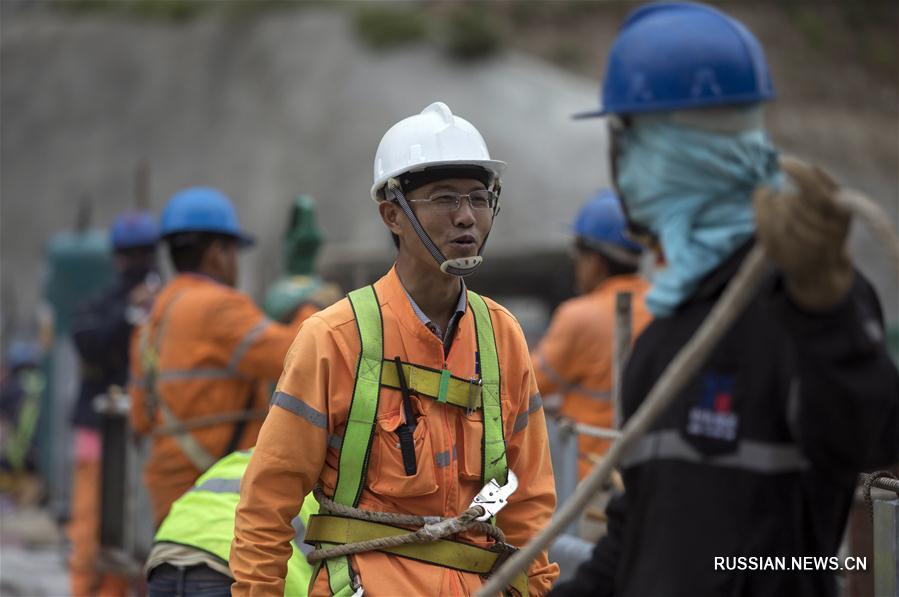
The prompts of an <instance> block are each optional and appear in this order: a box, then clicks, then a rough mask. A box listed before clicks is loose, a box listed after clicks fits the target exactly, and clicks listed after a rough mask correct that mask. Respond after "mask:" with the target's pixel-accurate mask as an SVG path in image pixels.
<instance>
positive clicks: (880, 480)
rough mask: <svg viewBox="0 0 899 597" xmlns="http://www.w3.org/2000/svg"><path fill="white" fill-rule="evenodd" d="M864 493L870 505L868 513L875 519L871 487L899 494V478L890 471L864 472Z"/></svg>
mask: <svg viewBox="0 0 899 597" xmlns="http://www.w3.org/2000/svg"><path fill="white" fill-rule="evenodd" d="M861 477H862V495H863V497H864V499H865V505H866V506H867V507H868V515H869V516H870V517H871V520H872V521H873V520H874V500H873V499H871V488H872V487H877V488H878V489H885V490H887V491H892V492H895V493H896V495H897V496H899V479H897V478H896V475H894V474H893V473H891V472H890V471H875V472H873V473H871V474H869V475H866V474H864V473H862V475H861Z"/></svg>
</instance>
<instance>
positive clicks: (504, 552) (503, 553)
mask: <svg viewBox="0 0 899 597" xmlns="http://www.w3.org/2000/svg"><path fill="white" fill-rule="evenodd" d="M490 551H492V552H494V553H495V554H496V560H495V561H494V562H493V566H491V567H490V570H489V571H488V572H487V574H486V576H488V577H489V576H491V575H492V574H493V573H494V572H496V571H497V570H499V568H500V567H501V566H502V565H503V564H505V563H506V560H508V559H509V558H510V557H512V554H514V553H515V552H516V551H518V548H517V547H515V546H514V545H509V544H508V543H496V544H494V545H492V546H491V547H490Z"/></svg>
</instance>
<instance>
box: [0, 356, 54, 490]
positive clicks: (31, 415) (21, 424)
mask: <svg viewBox="0 0 899 597" xmlns="http://www.w3.org/2000/svg"><path fill="white" fill-rule="evenodd" d="M4 357H5V358H4V359H3V377H2V379H0V475H2V482H0V491H13V492H15V493H16V494H17V495H18V497H19V499H22V500H24V501H30V500H35V499H37V498H38V497H39V494H40V482H39V481H38V480H37V478H36V477H33V476H32V475H31V472H32V471H33V470H34V439H35V438H34V435H35V431H36V429H37V422H38V417H39V415H40V409H41V393H42V392H43V390H44V387H45V385H46V381H45V379H44V374H43V372H42V371H41V360H42V359H43V355H42V354H41V347H40V344H38V343H37V342H36V341H34V340H23V339H16V340H13V341H12V342H10V344H9V347H8V348H7V349H6V354H5V355H4Z"/></svg>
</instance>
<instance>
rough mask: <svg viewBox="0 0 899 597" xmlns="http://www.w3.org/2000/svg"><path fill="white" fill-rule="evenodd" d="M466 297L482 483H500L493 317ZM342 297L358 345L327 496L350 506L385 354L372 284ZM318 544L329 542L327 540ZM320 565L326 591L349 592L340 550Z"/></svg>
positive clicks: (357, 489) (367, 447) (443, 390)
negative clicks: (474, 355) (473, 342)
mask: <svg viewBox="0 0 899 597" xmlns="http://www.w3.org/2000/svg"><path fill="white" fill-rule="evenodd" d="M467 297H468V306H469V309H471V312H472V314H473V315H474V322H475V332H476V333H475V336H476V339H477V350H478V355H479V362H480V381H481V385H480V397H479V408H481V409H483V413H484V416H483V421H484V441H483V442H482V443H481V456H482V458H481V462H482V467H481V478H482V483H486V482H488V481H490V479H496V481H497V482H498V483H499V484H500V485H505V484H506V481H507V477H508V475H507V471H508V465H507V462H506V447H505V439H504V437H503V426H502V407H501V403H500V371H499V359H498V357H497V353H496V339H495V337H494V333H493V322H492V321H491V319H490V311H489V309H488V308H487V304H486V303H485V302H484V299H483V298H481V296H479V295H478V294H475V293H474V292H471V291H470V290H469V291H468V295H467ZM347 298H349V300H350V304H351V305H352V307H353V314H354V315H355V317H356V327H357V329H358V330H359V339H360V351H359V361H358V363H357V366H356V383H355V387H354V388H353V399H352V402H351V403H350V411H349V416H348V417H347V427H346V432H345V433H344V437H343V444H342V446H341V449H340V461H339V465H338V469H337V470H338V474H337V486H336V488H335V490H334V497H333V499H334V501H336V502H337V503H339V504H343V505H346V506H353V507H355V506H357V505H358V503H359V497H360V496H361V495H362V489H363V487H364V486H365V477H366V473H367V470H368V459H369V455H370V451H371V443H372V437H373V435H374V429H375V421H376V418H377V414H378V398H379V395H380V390H381V387H382V386H383V385H385V383H384V380H383V379H382V375H381V374H382V371H381V370H382V365H383V362H384V358H385V356H384V336H383V323H382V317H381V305H380V303H379V302H378V296H377V294H376V293H375V288H374V286H366V287H364V288H359V289H358V290H354V291H352V292H350V293H349V294H348V295H347ZM413 366H414V365H413ZM439 373H440V382H439V384H438V387H439V390H438V397H437V398H435V399H436V400H438V401H440V402H446V394H447V388H448V386H449V383H450V380H451V378H452V377H453V376H452V374H451V372H450V371H441V372H439ZM471 497H472V499H473V498H474V496H471ZM322 545H323V546H329V544H322ZM326 565H327V567H328V579H329V583H330V585H331V586H330V589H331V593H332V594H334V595H336V596H338V597H350V596H352V595H353V594H354V593H355V592H356V589H357V588H358V587H356V586H355V584H356V583H355V582H354V580H353V573H352V571H351V568H350V563H349V560H348V558H347V557H346V556H339V557H336V558H329V559H328V560H327V561H326Z"/></svg>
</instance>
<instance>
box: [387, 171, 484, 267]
mask: <svg viewBox="0 0 899 597" xmlns="http://www.w3.org/2000/svg"><path fill="white" fill-rule="evenodd" d="M384 193H385V194H386V197H387V200H388V201H395V202H396V203H397V204H399V206H400V209H402V210H403V213H404V214H406V217H407V218H409V221H410V222H411V223H412V228H413V230H415V234H417V235H418V238H419V240H421V244H423V245H424V246H425V248H426V249H427V250H428V253H430V254H431V257H433V258H434V261H436V262H437V265H439V266H440V271H442V272H443V273H445V274H450V275H453V276H460V277H462V276H467V275H469V274H473V273H474V271H475V270H476V269H478V266H480V265H481V263H482V262H483V261H484V258H483V257H481V253H482V252H483V250H484V245H486V244H487V239H486V238H485V239H484V242H483V243H482V244H481V248H480V250H479V251H478V254H477V255H476V256H474V257H457V258H455V259H447V258H446V256H445V255H444V254H443V253H442V252H441V251H440V249H438V248H437V245H435V244H434V241H432V240H431V237H430V236H428V233H427V232H425V229H424V228H423V227H422V225H421V222H419V221H418V218H417V217H416V215H415V212H413V211H412V207H411V206H410V205H409V202H408V201H407V200H406V195H405V194H403V191H401V190H400V188H399V183H398V182H397V181H396V179H393V178H391V179H390V180H389V181H387V186H386V188H385V189H384Z"/></svg>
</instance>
